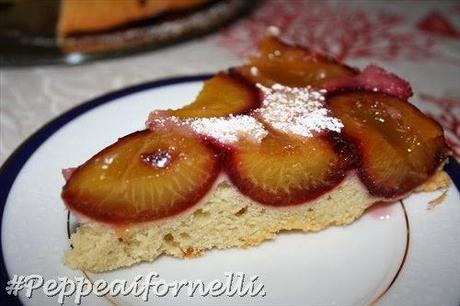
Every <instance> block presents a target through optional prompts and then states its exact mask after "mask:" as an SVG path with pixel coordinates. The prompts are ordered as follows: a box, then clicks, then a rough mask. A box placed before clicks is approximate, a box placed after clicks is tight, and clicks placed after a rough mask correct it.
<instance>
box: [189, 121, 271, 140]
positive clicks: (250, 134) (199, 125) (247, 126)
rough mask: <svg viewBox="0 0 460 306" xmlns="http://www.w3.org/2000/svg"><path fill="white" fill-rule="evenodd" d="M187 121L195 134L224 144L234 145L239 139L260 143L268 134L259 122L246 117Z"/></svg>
mask: <svg viewBox="0 0 460 306" xmlns="http://www.w3.org/2000/svg"><path fill="white" fill-rule="evenodd" d="M189 121H190V122H189V124H190V126H191V127H192V129H193V130H194V131H195V132H196V133H198V134H201V135H206V136H209V137H212V138H215V139H217V140H218V141H220V142H222V143H226V144H229V143H235V142H237V141H238V140H239V139H240V137H245V138H248V139H251V140H253V141H255V142H260V141H262V139H264V138H265V136H267V134H268V132H267V131H266V130H265V129H264V127H263V125H262V124H261V123H260V122H259V121H257V120H256V119H255V118H254V117H251V116H247V115H238V116H234V115H230V116H228V117H217V118H199V119H192V120H189Z"/></svg>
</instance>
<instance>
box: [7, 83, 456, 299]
mask: <svg viewBox="0 0 460 306" xmlns="http://www.w3.org/2000/svg"><path fill="white" fill-rule="evenodd" d="M212 76H213V74H200V75H194V76H180V77H173V78H167V79H160V80H156V81H150V82H146V83H142V84H138V85H134V86H130V87H126V88H123V89H120V90H116V91H113V92H110V93H107V94H105V95H102V96H99V97H97V98H94V99H92V100H89V101H87V102H84V103H82V104H80V105H78V106H76V107H74V108H72V109H70V110H68V111H67V112H65V113H63V114H62V115H60V116H58V117H56V118H55V119H53V120H51V121H50V122H48V123H47V124H45V125H44V126H43V127H41V128H40V129H39V130H38V131H36V132H35V133H34V134H32V135H31V136H30V137H29V138H27V139H26V140H25V141H24V142H23V143H22V144H21V145H20V146H19V147H18V148H17V149H16V150H15V151H14V152H13V153H12V154H11V155H10V157H9V158H8V159H7V160H6V161H5V163H4V164H3V165H2V167H1V168H0V182H2V183H1V184H0V229H3V227H2V224H3V211H4V208H5V205H6V201H7V199H8V195H9V192H10V190H11V187H12V186H13V184H14V182H15V180H16V177H17V175H18V174H19V172H20V171H21V169H22V168H23V166H24V165H25V163H26V162H27V161H28V160H29V158H30V157H31V156H32V155H33V154H34V152H35V151H36V150H37V149H38V148H39V147H40V146H41V145H42V144H43V143H44V142H45V141H46V140H47V139H48V138H49V137H51V136H52V135H53V134H54V133H55V132H57V131H58V130H59V129H60V128H62V127H63V126H64V125H65V124H67V123H69V122H70V121H72V120H73V119H75V118H77V117H78V116H80V115H82V114H84V113H86V112H88V111H90V110H92V109H94V108H96V107H98V106H100V105H103V104H105V103H109V102H111V101H113V100H116V99H118V98H121V97H124V96H127V95H130V94H134V93H138V92H141V91H144V90H148V89H153V88H158V87H163V86H169V85H174V84H180V83H187V82H197V81H203V80H206V79H208V78H210V77H212ZM444 170H445V171H446V172H447V173H448V174H449V176H450V177H451V179H452V181H453V182H454V184H455V186H456V187H457V189H458V190H460V165H459V164H458V163H457V161H456V160H455V159H453V158H450V160H449V163H448V164H447V165H446V166H445V167H444ZM1 232H3V231H2V230H1ZM1 232H0V255H1V258H0V259H1V260H0V281H1V282H0V286H1V287H0V292H1V293H0V302H2V303H1V304H2V305H22V303H21V301H20V300H19V297H17V296H14V295H8V294H7V293H6V290H5V286H6V284H7V282H8V280H10V275H9V274H8V271H7V269H6V266H5V261H4V257H3V245H2V240H1Z"/></svg>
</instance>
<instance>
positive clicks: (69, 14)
mask: <svg viewBox="0 0 460 306" xmlns="http://www.w3.org/2000/svg"><path fill="white" fill-rule="evenodd" d="M208 1H209V0H168V1H165V0H122V1H115V2H114V1H100V0H85V1H81V0H62V1H61V7H60V12H59V19H58V24H57V34H58V36H60V37H65V36H69V35H73V34H88V33H94V32H100V31H105V30H110V29H113V28H118V27H121V26H124V25H127V24H129V23H132V22H136V21H141V20H143V19H147V18H150V17H154V16H157V15H159V14H163V13H170V12H174V11H180V10H185V9H190V8H194V7H197V6H199V5H201V4H203V3H206V2H208Z"/></svg>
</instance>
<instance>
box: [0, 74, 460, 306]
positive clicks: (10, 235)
mask: <svg viewBox="0 0 460 306" xmlns="http://www.w3.org/2000/svg"><path fill="white" fill-rule="evenodd" d="M205 77H206V76H196V77H185V78H176V79H169V80H162V81H158V82H151V83H148V84H143V85H139V86H134V87H131V88H127V89H123V90H121V91H117V92H114V93H110V94H108V95H105V96H103V97H100V98H98V99H95V100H92V101H89V102H87V103H85V104H83V105H81V106H79V107H77V108H76V109H73V110H71V111H70V112H68V113H66V114H64V115H62V116H60V117H59V118H57V119H56V120H54V121H52V122H51V123H50V124H48V125H47V126H45V127H44V128H42V129H41V130H40V131H38V132H37V133H36V134H34V135H33V136H32V137H31V138H30V139H29V140H27V141H26V142H25V143H24V145H23V146H21V147H20V148H19V149H18V151H17V152H16V153H15V154H14V155H13V156H12V157H11V158H10V159H9V161H7V162H6V163H5V165H4V167H3V168H2V172H1V173H0V178H1V182H2V183H1V187H0V188H1V198H0V204H4V205H3V206H2V207H4V211H3V218H2V228H1V230H2V232H1V234H2V236H1V247H2V251H3V262H4V267H0V268H2V269H3V270H4V268H6V270H4V271H3V272H6V271H7V275H3V276H2V277H3V280H2V281H3V284H5V281H6V279H7V278H12V277H13V275H15V274H16V275H25V276H26V275H30V274H39V275H42V276H43V277H44V280H45V281H46V280H49V279H57V278H58V277H65V276H67V277H69V278H71V279H73V278H74V277H81V276H84V274H83V273H82V272H81V271H75V270H71V269H69V268H68V267H66V266H65V265H63V262H62V258H63V254H64V251H65V250H66V249H68V248H69V242H68V234H67V211H66V210H65V209H64V205H63V203H62V201H61V199H60V191H61V188H62V185H63V183H64V180H63V178H62V175H61V169H62V168H65V167H69V166H74V165H79V164H81V163H82V162H84V161H85V160H86V159H87V158H88V157H90V156H92V155H93V154H94V153H95V152H97V151H99V150H100V149H102V148H103V147H105V146H107V145H108V144H110V143H112V142H114V141H115V140H116V139H117V138H118V137H120V136H122V135H125V134H128V133H131V132H133V131H135V130H139V129H142V128H143V123H144V121H145V119H146V116H147V114H148V113H149V112H150V111H151V110H153V109H158V108H175V107H179V106H181V105H184V104H187V103H188V102H189V101H191V100H192V99H193V98H194V96H195V95H196V94H197V92H198V91H199V89H200V87H201V84H202V79H203V78H205ZM457 166H458V165H457ZM457 166H455V165H451V166H450V171H451V173H452V175H457V176H458V168H456V167H457ZM455 171H456V172H455ZM454 172H455V173H454ZM457 183H458V182H457ZM439 195H440V192H434V193H425V194H416V195H412V196H411V197H409V198H408V199H406V200H404V202H401V203H395V204H393V205H391V206H389V207H387V208H385V209H383V210H382V211H381V212H379V211H375V210H374V212H373V213H366V214H365V215H364V216H363V217H362V218H360V219H359V220H358V221H356V222H354V223H353V224H352V225H350V226H345V227H337V228H329V229H327V230H324V231H322V232H319V233H312V234H305V233H299V232H294V233H283V234H280V235H279V236H278V237H277V238H276V239H275V240H273V241H269V242H265V243H263V244H262V245H261V246H259V247H253V248H249V249H245V250H242V249H230V250H225V251H211V252H207V253H205V255H204V256H202V257H200V258H196V259H189V260H179V259H175V258H171V257H165V256H164V257H161V258H160V259H158V260H156V261H154V262H153V263H144V264H140V265H136V266H133V267H131V268H126V269H120V270H116V271H113V272H109V273H101V274H92V273H88V274H87V275H86V276H87V277H88V278H89V279H91V280H92V281H94V280H96V279H105V280H107V281H109V282H110V281H113V280H115V279H126V280H133V279H134V278H135V277H136V276H137V275H143V276H144V277H147V275H148V273H149V272H152V271H155V272H157V273H158V274H159V278H161V279H164V280H165V281H167V282H171V281H175V280H177V281H179V280H189V281H194V280H203V281H204V282H205V283H207V282H209V281H211V280H214V279H220V280H222V281H223V282H224V283H225V282H226V275H225V273H226V272H242V273H245V274H246V277H247V279H246V281H248V278H250V277H252V276H256V275H257V276H258V279H257V283H258V284H263V285H264V291H265V293H266V294H265V296H261V295H258V296H256V297H251V296H244V297H239V296H233V297H229V296H226V295H225V294H224V295H222V296H219V297H212V296H210V295H208V296H206V297H202V296H199V295H197V294H195V296H194V297H189V296H188V295H187V291H181V294H179V296H177V297H174V296H172V292H170V293H169V294H167V295H166V296H165V297H158V296H153V293H154V292H153V291H151V295H150V297H149V301H148V304H155V305H186V304H193V305H211V304H229V305H235V304H244V305H249V304H251V305H262V304H264V305H280V304H282V305H369V304H373V303H377V304H379V305H395V304H404V305H458V302H459V301H460V291H459V290H458V289H459V288H460V279H459V275H460V259H459V249H460V236H459V226H460V220H459V219H460V218H459V213H460V209H459V203H460V196H459V192H458V190H457V189H456V188H455V186H454V185H452V187H451V188H450V189H449V191H448V193H447V196H446V197H445V198H444V200H443V202H442V204H441V205H438V206H436V207H435V208H434V209H432V210H428V209H427V205H428V202H429V201H430V200H432V199H434V198H436V197H438V196H439ZM19 298H20V301H21V302H22V303H23V304H25V305H50V304H54V303H56V302H57V301H58V297H57V296H54V297H48V296H46V295H45V294H44V293H43V291H41V290H38V289H37V290H35V291H34V292H33V296H32V298H28V297H26V296H25V290H22V291H20V293H19ZM110 300H111V301H112V302H113V303H115V304H117V305H137V304H142V303H143V300H142V299H141V297H136V296H133V295H128V296H116V297H110V298H98V297H96V296H94V295H89V296H87V297H84V298H83V299H82V305H94V304H98V305H100V304H110ZM9 301H10V302H11V300H9ZM64 303H65V304H68V305H72V304H74V301H73V297H66V299H65V300H64Z"/></svg>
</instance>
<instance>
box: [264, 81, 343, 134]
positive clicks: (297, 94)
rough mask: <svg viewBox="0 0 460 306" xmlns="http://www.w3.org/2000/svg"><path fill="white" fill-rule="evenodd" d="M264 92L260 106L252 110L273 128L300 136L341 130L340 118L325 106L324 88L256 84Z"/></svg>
mask: <svg viewBox="0 0 460 306" xmlns="http://www.w3.org/2000/svg"><path fill="white" fill-rule="evenodd" d="M257 86H258V87H259V88H260V89H261V90H262V92H263V94H264V101H263V102H262V107H261V108H259V109H257V110H256V111H255V112H256V113H257V114H258V116H259V117H260V118H261V119H262V120H263V121H264V122H266V123H268V124H270V125H271V126H272V127H273V128H275V129H277V130H279V131H282V132H285V133H288V134H294V135H297V136H301V137H312V136H314V135H315V134H317V133H320V132H322V131H325V130H329V131H335V132H340V131H341V129H342V128H343V124H342V122H341V121H340V120H339V119H337V118H334V117H332V116H331V115H330V114H329V110H328V109H327V108H325V106H324V93H325V91H324V90H320V91H316V90H313V89H311V88H310V87H306V88H300V87H287V86H283V85H280V84H274V85H273V86H272V87H271V88H268V87H265V86H263V85H260V84H257Z"/></svg>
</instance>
